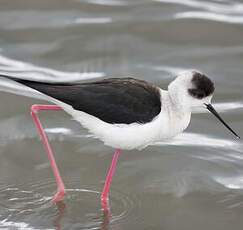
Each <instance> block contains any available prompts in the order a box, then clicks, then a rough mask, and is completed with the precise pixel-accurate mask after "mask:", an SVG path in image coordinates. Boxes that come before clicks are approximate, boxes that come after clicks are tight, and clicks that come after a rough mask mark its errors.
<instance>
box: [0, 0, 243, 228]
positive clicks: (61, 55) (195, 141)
mask: <svg viewBox="0 0 243 230" xmlns="http://www.w3.org/2000/svg"><path fill="white" fill-rule="evenodd" d="M186 69H198V70H200V71H202V72H205V73H206V74H207V75H208V76H210V78H212V79H213V81H214V82H215V86H216V92H215V96H214V100H213V102H214V104H215V107H216V108H217V109H218V111H219V112H221V114H222V116H223V117H224V118H225V120H227V122H228V123H229V124H230V125H231V126H232V127H233V128H234V129H235V130H236V131H237V132H238V133H239V135H240V136H243V133H242V127H243V90H242V89H243V80H242V77H243V2H241V1H239V0H214V1H212V0H211V1H196V0H185V1H179V0H167V1H166V0H157V1H156V0H154V1H153V0H70V1H66V0H65V1H64V0H59V1H57V0H52V1H50V0H41V1H30V0H18V1H9V0H1V1H0V73H4V74H12V75H15V76H18V77H23V78H27V79H37V80H44V81H67V82H72V81H77V80H79V81H81V80H90V79H94V78H97V79H98V78H102V77H122V76H128V75H129V76H130V75H132V76H134V77H137V78H140V79H145V80H147V81H150V82H153V83H155V84H157V85H158V86H160V87H164V88H166V87H167V84H168V83H169V82H170V81H171V80H173V79H174V77H175V76H176V75H177V74H178V72H180V71H183V70H186ZM0 91H1V92H0V111H1V112H0V159H1V160H0V228H2V229H112V230H118V229H119V230H121V229H124V230H130V229H131V230H142V229H144V230H157V229H158V230H160V229H165V230H175V229H176V230H177V229H181V230H182V229H184V230H195V229H197V230H204V229H212V230H219V229H220V230H228V229H233V230H238V229H239V230H240V229H242V226H243V218H242V215H243V144H242V141H239V140H236V139H235V138H234V137H233V136H232V135H231V134H230V133H229V132H228V131H227V130H226V129H225V128H224V127H223V126H222V125H221V124H219V123H218V121H216V120H215V118H214V117H213V116H212V115H211V114H208V113H207V112H206V111H198V114H195V115H193V116H192V121H191V124H190V126H189V128H188V129H187V130H186V132H185V133H183V134H181V135H179V136H178V137H176V138H175V139H173V140H171V141H168V142H165V143H158V144H157V145H155V146H151V147H148V148H146V149H144V150H142V151H123V153H122V155H121V158H120V160H119V165H118V169H117V173H116V175H115V177H114V181H113V184H112V190H111V197H110V208H111V210H110V211H111V213H110V214H109V215H107V214H106V213H104V212H103V210H102V208H101V205H100V201H99V196H100V192H101V191H102V186H103V183H104V179H105V175H106V171H107V168H108V166H109V164H110V161H111V158H112V153H113V149H111V148H109V147H106V146H104V145H103V144H102V143H101V142H100V141H99V140H96V139H92V138H90V137H89V136H88V135H87V131H86V130H84V129H83V128H82V127H80V125H79V124H78V123H76V122H75V121H73V120H72V119H71V117H69V116H68V115H67V114H65V113H64V112H61V111H60V112H43V113H41V115H40V116H41V120H42V122H43V124H44V126H45V128H46V132H47V133H48V136H49V138H50V141H51V145H52V147H53V149H54V152H55V155H56V159H57V163H58V166H59V168H60V171H61V174H62V176H63V179H64V182H65V184H66V187H67V195H66V198H65V200H64V202H63V203H60V204H58V205H53V204H52V203H51V202H50V201H51V197H52V195H53V194H54V192H55V190H56V185H55V180H54V178H53V175H52V172H51V170H50V167H49V162H48V160H47V157H46V154H45V152H44V149H43V146H42V144H41V142H40V140H39V137H38V135H37V131H36V129H35V127H34V124H33V122H32V119H31V116H30V114H29V112H30V106H31V105H32V104H36V103H47V102H45V101H43V99H45V98H43V97H42V96H41V95H39V94H37V93H36V92H34V91H32V90H29V89H28V88H26V87H22V86H20V85H17V84H14V83H12V82H10V81H6V80H3V79H1V80H0ZM24 95H26V96H28V97H25V96H24Z"/></svg>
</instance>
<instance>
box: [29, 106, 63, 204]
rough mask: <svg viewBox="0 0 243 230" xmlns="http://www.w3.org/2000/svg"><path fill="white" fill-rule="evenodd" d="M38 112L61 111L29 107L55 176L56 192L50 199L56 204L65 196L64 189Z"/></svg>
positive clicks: (43, 107)
mask: <svg viewBox="0 0 243 230" xmlns="http://www.w3.org/2000/svg"><path fill="white" fill-rule="evenodd" d="M40 110H54V111H59V110H62V108H61V107H60V106H58V105H32V107H31V116H32V118H33V120H34V123H35V125H36V128H37V130H38V132H39V135H40V137H41V141H42V143H43V145H44V147H45V150H46V153H47V156H48V159H49V161H50V164H51V168H52V171H53V174H54V176H55V179H56V183H57V192H56V194H55V195H54V197H53V198H52V201H53V202H55V203H56V202H58V201H61V200H63V198H64V195H65V187H64V183H63V181H62V178H61V175H60V173H59V170H58V167H57V164H56V161H55V158H54V154H53V152H52V149H51V146H50V144H49V141H48V137H47V135H46V133H45V131H44V129H43V126H42V125H41V122H40V119H39V117H38V111H40Z"/></svg>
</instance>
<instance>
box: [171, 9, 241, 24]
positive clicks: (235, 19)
mask: <svg viewBox="0 0 243 230" xmlns="http://www.w3.org/2000/svg"><path fill="white" fill-rule="evenodd" d="M242 13H243V12H242ZM174 18H175V19H187V18H194V19H203V20H211V21H218V22H225V23H234V24H242V23H243V16H233V15H224V14H217V13H210V12H203V11H188V12H182V13H176V14H175V16H174Z"/></svg>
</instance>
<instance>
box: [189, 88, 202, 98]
mask: <svg viewBox="0 0 243 230" xmlns="http://www.w3.org/2000/svg"><path fill="white" fill-rule="evenodd" d="M188 92H189V94H190V95H191V96H192V97H194V98H197V99H202V98H204V97H205V96H206V95H205V92H204V91H202V90H200V89H188Z"/></svg>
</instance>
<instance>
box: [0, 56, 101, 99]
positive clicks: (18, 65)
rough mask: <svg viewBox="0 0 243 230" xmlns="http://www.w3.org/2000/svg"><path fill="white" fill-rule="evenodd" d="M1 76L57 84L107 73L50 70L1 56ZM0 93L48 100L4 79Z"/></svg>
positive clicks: (35, 92) (2, 79) (0, 84)
mask: <svg viewBox="0 0 243 230" xmlns="http://www.w3.org/2000/svg"><path fill="white" fill-rule="evenodd" d="M1 74H3V75H9V76H14V77H19V78H22V79H27V80H34V81H35V80H36V81H41V82H56V83H58V82H62V83H65V82H69V83H70V82H77V81H85V80H91V79H97V78H101V77H104V76H105V73H103V72H83V73H80V72H63V71H59V70H54V69H50V68H45V67H39V66H35V65H33V64H31V63H26V62H22V61H17V60H14V59H10V58H7V57H4V56H2V55H0V75H1ZM0 91H4V92H9V93H14V94H18V95H24V96H30V97H35V98H39V99H46V98H45V97H44V96H43V95H42V94H40V93H38V92H37V91H35V90H32V89H30V88H28V87H25V86H23V85H20V84H18V83H16V82H13V81H11V80H8V79H4V78H1V81H0Z"/></svg>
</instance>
